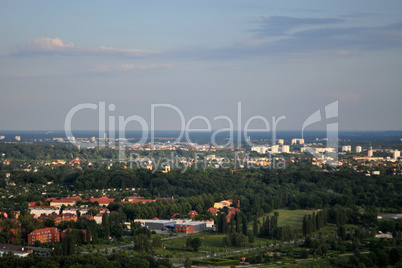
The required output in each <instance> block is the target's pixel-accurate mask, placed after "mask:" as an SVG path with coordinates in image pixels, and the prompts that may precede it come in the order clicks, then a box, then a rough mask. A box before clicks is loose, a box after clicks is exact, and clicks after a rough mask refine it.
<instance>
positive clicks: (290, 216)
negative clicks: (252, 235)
mask: <svg viewBox="0 0 402 268" xmlns="http://www.w3.org/2000/svg"><path fill="white" fill-rule="evenodd" d="M317 211H318V210H317V209H314V210H312V209H311V210H306V209H296V210H288V209H275V210H274V211H273V212H271V213H268V214H265V215H264V216H262V217H259V218H258V220H259V222H260V223H262V220H263V218H265V217H266V216H270V217H271V216H273V215H274V212H278V213H279V218H278V226H284V225H286V224H288V225H290V226H293V227H294V228H296V229H301V226H302V221H303V217H304V215H308V214H313V212H317ZM252 227H253V223H251V224H250V225H249V229H252Z"/></svg>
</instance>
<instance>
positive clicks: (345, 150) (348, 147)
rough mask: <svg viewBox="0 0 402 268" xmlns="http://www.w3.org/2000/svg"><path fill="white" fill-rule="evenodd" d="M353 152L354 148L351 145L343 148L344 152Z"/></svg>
mask: <svg viewBox="0 0 402 268" xmlns="http://www.w3.org/2000/svg"><path fill="white" fill-rule="evenodd" d="M351 151H352V146H350V145H344V146H342V152H351Z"/></svg>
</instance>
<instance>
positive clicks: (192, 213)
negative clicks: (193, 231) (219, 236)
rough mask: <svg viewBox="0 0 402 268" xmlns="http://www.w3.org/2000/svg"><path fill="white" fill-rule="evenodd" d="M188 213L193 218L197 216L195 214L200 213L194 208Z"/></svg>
mask: <svg viewBox="0 0 402 268" xmlns="http://www.w3.org/2000/svg"><path fill="white" fill-rule="evenodd" d="M188 215H190V218H191V219H192V220H193V219H194V218H195V216H196V215H198V212H197V211H195V210H192V211H190V212H189V213H188Z"/></svg>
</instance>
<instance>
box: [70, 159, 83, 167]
mask: <svg viewBox="0 0 402 268" xmlns="http://www.w3.org/2000/svg"><path fill="white" fill-rule="evenodd" d="M81 161H82V159H81V158H76V159H73V160H71V161H70V162H68V164H69V165H70V166H74V165H75V164H77V165H78V166H79V165H80V164H81Z"/></svg>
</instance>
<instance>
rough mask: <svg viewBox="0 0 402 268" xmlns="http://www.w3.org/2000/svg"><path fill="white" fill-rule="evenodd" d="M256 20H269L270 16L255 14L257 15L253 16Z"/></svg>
mask: <svg viewBox="0 0 402 268" xmlns="http://www.w3.org/2000/svg"><path fill="white" fill-rule="evenodd" d="M252 16H253V17H254V18H259V19H269V16H268V15H258V14H255V15H252Z"/></svg>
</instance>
